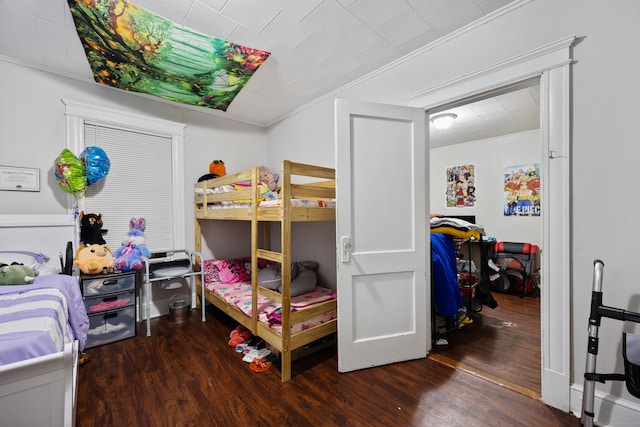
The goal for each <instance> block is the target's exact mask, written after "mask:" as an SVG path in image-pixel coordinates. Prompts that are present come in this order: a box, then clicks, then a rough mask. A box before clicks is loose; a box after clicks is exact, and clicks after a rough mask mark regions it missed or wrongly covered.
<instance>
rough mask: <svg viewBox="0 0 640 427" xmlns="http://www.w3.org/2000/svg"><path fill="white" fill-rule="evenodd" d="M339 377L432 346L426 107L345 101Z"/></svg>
mask: <svg viewBox="0 0 640 427" xmlns="http://www.w3.org/2000/svg"><path fill="white" fill-rule="evenodd" d="M335 112H336V119H335V120H336V182H337V188H336V197H337V218H336V230H337V242H338V243H337V244H338V254H337V255H338V370H339V371H340V372H348V371H352V370H356V369H363V368H368V367H372V366H379V365H384V364H388V363H394V362H400V361H403V360H411V359H418V358H423V357H426V355H427V351H429V350H430V349H431V347H430V346H431V325H430V323H431V315H430V313H431V310H430V301H431V298H430V293H429V292H428V289H429V286H428V284H429V283H430V271H431V263H430V262H429V259H430V250H429V236H428V234H427V232H428V223H427V222H428V218H427V212H428V209H427V204H428V200H429V196H428V194H427V192H428V189H429V185H428V182H427V180H428V176H429V175H428V174H427V168H428V164H429V163H428V161H427V160H428V150H427V149H426V145H427V141H426V139H425V137H426V136H425V133H426V132H425V112H424V110H422V109H418V108H411V107H401V106H392V105H382V104H370V103H363V102H356V101H350V100H343V99H338V100H336V104H335Z"/></svg>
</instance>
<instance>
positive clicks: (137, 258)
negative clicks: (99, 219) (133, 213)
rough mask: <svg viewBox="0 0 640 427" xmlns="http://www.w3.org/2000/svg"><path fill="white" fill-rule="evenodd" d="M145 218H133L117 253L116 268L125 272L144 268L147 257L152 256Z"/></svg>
mask: <svg viewBox="0 0 640 427" xmlns="http://www.w3.org/2000/svg"><path fill="white" fill-rule="evenodd" d="M145 228H146V221H145V219H144V218H131V220H130V221H129V232H128V233H127V239H126V240H125V241H124V242H122V246H120V248H118V250H117V251H116V253H115V257H116V260H115V264H114V265H115V268H116V269H117V270H119V271H122V272H123V273H126V272H127V271H131V270H136V271H137V270H143V269H144V265H145V264H144V263H145V259H148V258H150V257H151V252H150V251H149V249H148V248H147V246H146V242H147V240H146V238H145V236H144V229H145Z"/></svg>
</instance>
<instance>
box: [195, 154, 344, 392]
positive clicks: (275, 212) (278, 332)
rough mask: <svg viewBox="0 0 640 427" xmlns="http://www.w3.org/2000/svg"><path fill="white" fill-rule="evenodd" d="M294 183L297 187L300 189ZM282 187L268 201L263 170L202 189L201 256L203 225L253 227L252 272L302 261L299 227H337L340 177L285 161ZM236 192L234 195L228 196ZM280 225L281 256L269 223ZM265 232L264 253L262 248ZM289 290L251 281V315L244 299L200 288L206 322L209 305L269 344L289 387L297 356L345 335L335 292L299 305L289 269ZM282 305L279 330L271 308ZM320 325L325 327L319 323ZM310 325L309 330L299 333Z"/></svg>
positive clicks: (198, 190) (284, 271)
mask: <svg viewBox="0 0 640 427" xmlns="http://www.w3.org/2000/svg"><path fill="white" fill-rule="evenodd" d="M294 176H295V177H296V183H294V182H292V177H294ZM298 182H300V183H298ZM249 184H250V185H249ZM280 185H281V188H280V191H279V193H278V195H277V196H276V197H273V194H271V196H272V197H270V199H271V200H266V199H268V198H269V197H265V194H266V192H265V191H264V184H263V183H261V181H260V168H259V167H254V168H252V169H249V170H246V171H243V172H238V173H234V174H229V175H225V176H222V177H218V178H213V179H209V180H205V181H202V182H199V183H197V184H195V195H194V200H195V238H196V242H195V250H196V251H198V252H202V241H201V238H202V221H208V220H241V221H249V222H250V223H251V271H252V272H258V271H259V268H258V267H259V260H260V262H264V261H270V262H275V263H278V264H280V265H281V266H289V265H291V263H292V261H294V260H293V258H292V249H291V224H292V223H293V222H311V221H335V170H334V169H332V168H326V167H321V166H313V165H308V164H302V163H294V162H291V161H288V160H283V161H282V164H281V173H280ZM230 188H233V191H227V190H229V189H230ZM221 189H222V190H221ZM270 193H273V192H270ZM273 222H278V223H280V248H281V251H280V252H275V251H272V250H270V249H269V240H270V239H269V237H270V236H269V230H270V228H271V227H269V224H271V223H273ZM260 229H262V246H263V247H259V242H260V238H259V237H260V235H261V232H260ZM281 283H282V285H281V292H277V291H274V290H271V289H268V288H266V287H263V286H260V285H259V283H258V274H251V283H250V284H249V285H248V289H249V295H250V296H249V298H250V303H247V304H245V309H244V310H243V309H242V308H241V307H240V304H237V298H236V301H232V300H229V299H228V298H227V299H225V297H224V293H222V292H215V290H213V288H211V287H210V286H209V285H208V284H205V283H202V282H201V281H200V283H198V285H197V288H198V290H199V292H200V294H199V295H200V297H201V309H202V320H203V321H205V320H206V311H205V304H206V301H208V302H210V303H211V304H213V305H214V306H215V307H217V308H218V309H220V310H221V311H222V312H224V313H226V314H227V315H229V316H230V317H232V318H233V319H234V320H236V321H237V322H238V323H240V324H241V325H243V326H244V327H246V328H247V329H248V330H249V331H250V332H251V333H252V334H253V335H255V336H258V337H260V338H262V339H263V340H264V341H266V342H267V343H268V344H270V345H271V347H272V348H274V349H275V350H277V352H278V353H279V354H280V360H281V376H282V381H283V382H286V381H288V380H290V379H291V362H292V357H291V356H292V351H293V350H296V349H298V348H301V347H303V346H305V345H307V344H310V343H312V342H314V341H317V340H319V339H321V338H323V337H326V336H328V335H331V334H333V333H335V332H336V331H337V318H336V315H335V313H336V312H337V299H336V295H335V291H333V292H327V290H323V288H320V287H316V289H315V290H314V291H315V292H316V294H315V295H318V294H317V293H318V292H319V293H320V294H322V295H324V296H327V295H331V297H330V298H318V299H317V303H315V304H297V303H296V301H297V300H299V297H298V296H296V297H294V299H293V300H292V293H291V270H290V269H289V268H281ZM296 298H297V300H296ZM303 298H304V297H303ZM274 304H275V305H277V306H279V307H280V312H281V319H279V320H280V327H278V328H276V327H273V325H270V322H269V321H268V318H269V316H266V315H265V311H264V309H265V307H267V306H270V307H272V308H273V306H274ZM247 305H248V306H249V307H250V309H247V307H246V306H247ZM278 317H280V316H278ZM317 318H323V320H321V321H314V319H317ZM302 324H304V325H305V327H303V328H301V327H299V325H302ZM296 325H297V327H296Z"/></svg>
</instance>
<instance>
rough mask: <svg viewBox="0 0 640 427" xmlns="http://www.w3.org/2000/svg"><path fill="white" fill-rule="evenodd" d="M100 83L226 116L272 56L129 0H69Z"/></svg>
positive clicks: (81, 38) (88, 56)
mask: <svg viewBox="0 0 640 427" xmlns="http://www.w3.org/2000/svg"><path fill="white" fill-rule="evenodd" d="M67 1H68V3H69V9H70V10H71V15H72V16H73V21H74V24H75V27H76V31H77V33H78V36H79V37H80V41H81V42H82V46H83V48H84V50H85V54H86V56H87V59H88V60H89V65H90V66H91V71H92V72H93V78H94V80H95V81H96V82H98V83H101V84H104V85H107V86H112V87H115V88H118V89H122V90H127V91H132V92H141V93H147V94H151V95H154V96H158V97H160V98H164V99H167V100H170V101H175V102H181V103H184V104H189V105H196V106H201V107H207V108H215V109H218V110H222V111H226V110H227V107H228V106H229V104H230V103H231V101H233V99H234V98H235V97H236V95H237V94H238V93H239V92H240V90H241V89H242V88H243V87H244V86H245V84H246V83H247V82H248V81H249V79H250V78H251V76H252V75H253V73H254V72H255V71H256V70H257V69H258V67H260V65H262V63H263V62H264V61H265V60H266V59H267V58H268V57H269V55H270V53H269V52H265V51H262V50H258V49H253V48H250V47H247V46H240V45H237V44H234V43H231V42H228V41H226V40H221V39H218V38H215V37H211V36H207V35H205V34H201V33H198V32H196V31H193V30H191V29H188V28H186V27H183V26H181V25H178V24H175V23H173V22H171V21H169V20H167V19H165V18H163V17H161V16H158V15H155V14H153V13H151V12H149V11H147V10H145V9H142V8H139V7H137V6H136V5H134V4H131V3H128V2H125V1H123V0H90V1H89V0H67Z"/></svg>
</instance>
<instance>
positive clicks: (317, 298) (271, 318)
mask: <svg viewBox="0 0 640 427" xmlns="http://www.w3.org/2000/svg"><path fill="white" fill-rule="evenodd" d="M205 286H206V288H207V289H208V290H209V291H211V292H213V293H215V294H216V295H218V296H220V297H221V298H223V299H224V300H225V301H227V302H228V303H229V304H231V305H234V306H235V307H237V308H238V309H240V310H242V312H243V313H245V314H246V315H247V316H251V315H252V309H251V302H252V301H251V283H249V282H237V283H232V284H225V283H220V282H208V283H206V284H205ZM336 297H337V295H336V292H335V291H333V290H331V289H327V288H323V287H321V286H316V288H315V289H314V290H313V291H311V292H310V293H307V294H304V295H299V296H295V297H293V298H291V311H297V310H302V309H304V308H306V307H309V306H311V305H313V304H318V303H321V302H324V301H329V300H332V299H336ZM258 310H259V312H260V315H259V319H260V322H262V323H264V324H266V325H269V327H271V329H273V330H275V331H277V332H282V324H281V319H282V307H281V306H280V304H277V303H276V302H275V301H273V300H271V299H269V298H267V297H265V296H262V295H258ZM336 316H337V313H336V312H335V311H333V312H330V313H325V314H322V315H319V316H316V317H314V318H313V319H311V320H309V321H305V322H304V323H300V324H295V325H291V333H296V332H300V331H303V330H305V329H309V328H312V327H314V326H316V325H319V324H321V323H324V322H328V321H329V320H332V319H335V318H336Z"/></svg>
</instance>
